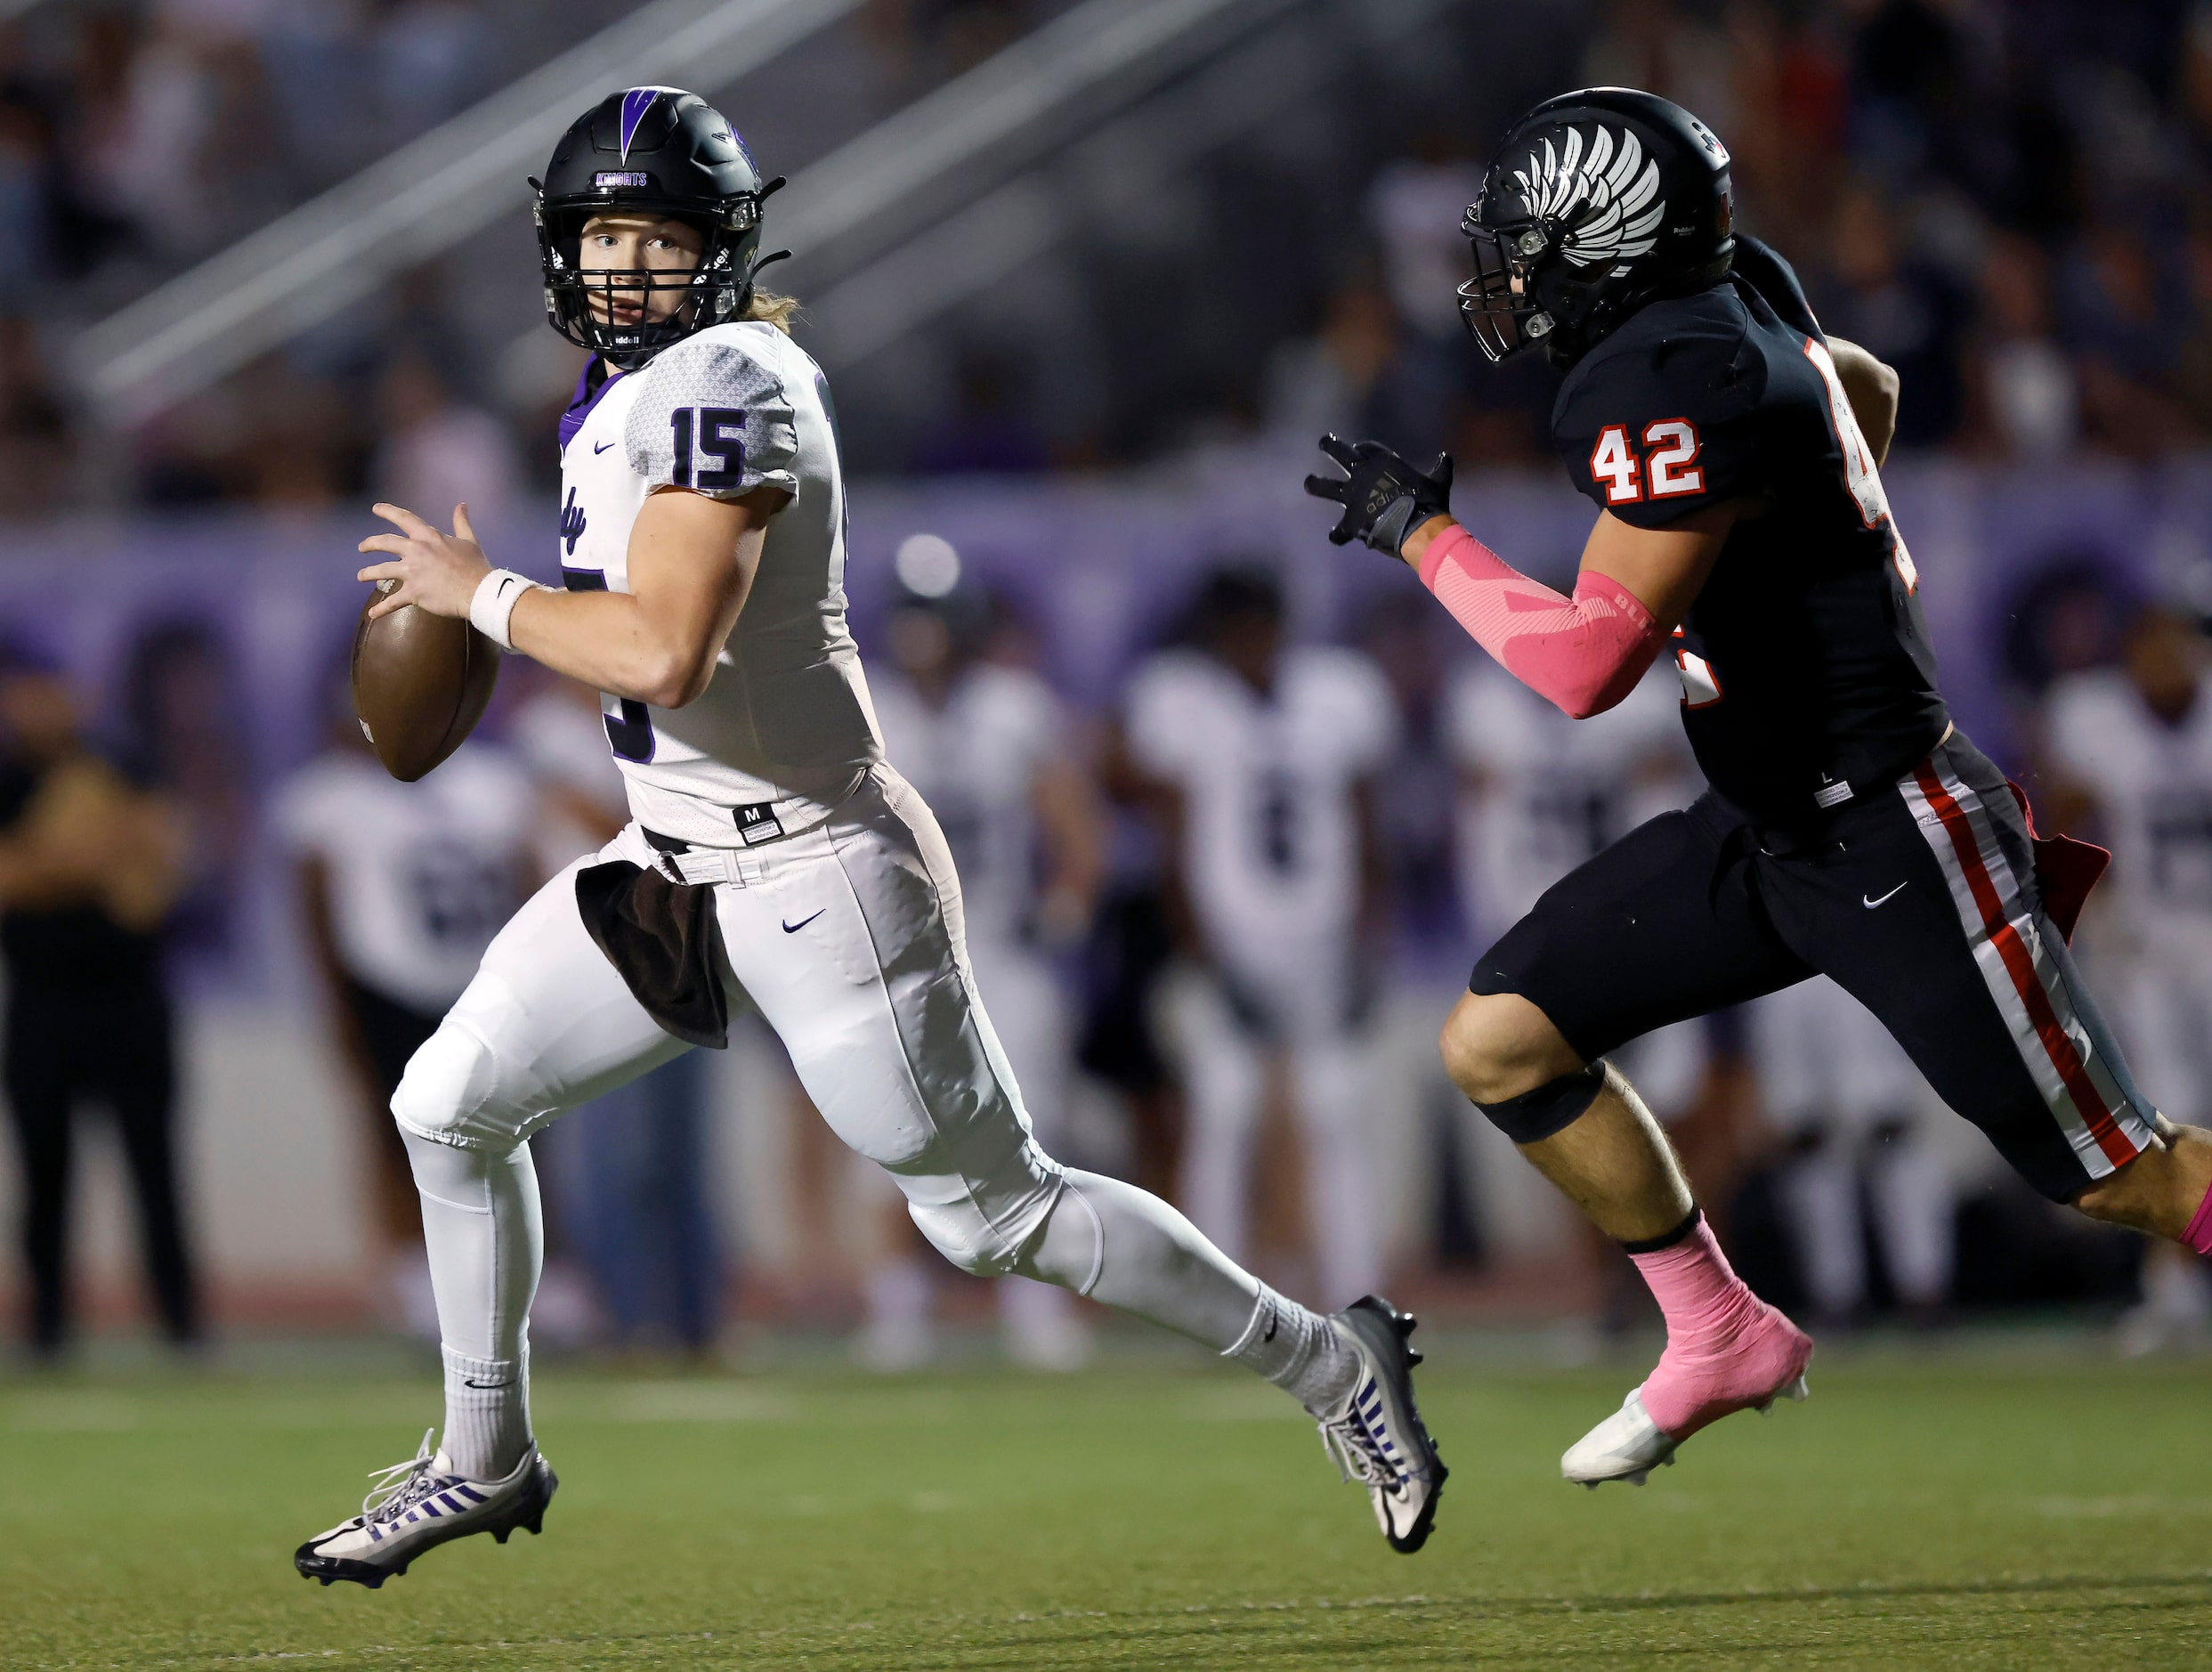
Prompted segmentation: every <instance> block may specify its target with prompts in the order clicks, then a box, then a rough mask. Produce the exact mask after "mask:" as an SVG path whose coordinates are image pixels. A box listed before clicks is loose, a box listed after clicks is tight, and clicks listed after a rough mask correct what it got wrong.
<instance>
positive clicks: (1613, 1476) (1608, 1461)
mask: <svg viewBox="0 0 2212 1672" xmlns="http://www.w3.org/2000/svg"><path fill="white" fill-rule="evenodd" d="M1804 1397H1805V1378H1804V1376H1803V1375H1802V1374H1801V1375H1799V1376H1797V1377H1796V1379H1795V1380H1794V1381H1793V1382H1791V1383H1790V1384H1789V1385H1788V1386H1787V1387H1784V1388H1780V1389H1779V1390H1777V1391H1776V1392H1774V1393H1772V1394H1770V1395H1769V1396H1768V1397H1767V1398H1766V1399H1765V1400H1762V1401H1761V1402H1760V1403H1759V1404H1757V1405H1755V1406H1754V1407H1753V1409H1754V1410H1756V1411H1757V1412H1758V1413H1759V1414H1760V1415H1761V1416H1765V1415H1766V1414H1767V1413H1768V1412H1769V1411H1770V1410H1771V1409H1772V1408H1773V1407H1774V1401H1775V1400H1778V1399H1781V1400H1802V1399H1803V1398H1804ZM1680 1444H1681V1441H1679V1440H1676V1439H1675V1438H1674V1437H1673V1435H1671V1434H1667V1433H1663V1432H1662V1431H1661V1430H1660V1427H1659V1425H1658V1424H1657V1423H1655V1422H1653V1421H1652V1420H1651V1417H1650V1416H1649V1413H1647V1412H1646V1411H1645V1409H1644V1408H1643V1390H1642V1389H1641V1388H1637V1389H1636V1390H1635V1391H1634V1392H1631V1393H1630V1394H1629V1396H1628V1397H1627V1398H1626V1399H1625V1400H1622V1401H1621V1408H1620V1409H1618V1410H1616V1411H1615V1412H1614V1413H1613V1414H1612V1415H1611V1416H1608V1417H1607V1418H1606V1419H1605V1420H1604V1421H1603V1422H1601V1423H1600V1424H1598V1425H1597V1426H1596V1427H1595V1428H1593V1429H1592V1430H1591V1431H1590V1432H1589V1433H1586V1434H1584V1436H1583V1437H1582V1438H1581V1439H1580V1440H1577V1441H1576V1442H1575V1443H1574V1444H1573V1445H1572V1446H1570V1447H1568V1451H1567V1455H1566V1456H1565V1457H1561V1458H1560V1474H1562V1475H1563V1476H1565V1477H1566V1478H1567V1479H1568V1480H1569V1481H1575V1482H1576V1483H1577V1484H1579V1485H1582V1486H1586V1487H1588V1488H1589V1489H1591V1490H1592V1491H1593V1492H1594V1491H1596V1490H1597V1489H1598V1488H1599V1487H1600V1486H1601V1485H1603V1484H1604V1483H1605V1482H1606V1481H1627V1482H1628V1483H1629V1484H1630V1485H1631V1486H1641V1485H1642V1484H1643V1483H1644V1482H1645V1481H1647V1480H1649V1479H1650V1477H1651V1472H1652V1470H1654V1469H1656V1468H1657V1467H1659V1466H1660V1465H1662V1464H1665V1465H1669V1466H1672V1465H1673V1462H1674V1449H1675V1448H1676V1447H1677V1446H1679V1445H1680Z"/></svg>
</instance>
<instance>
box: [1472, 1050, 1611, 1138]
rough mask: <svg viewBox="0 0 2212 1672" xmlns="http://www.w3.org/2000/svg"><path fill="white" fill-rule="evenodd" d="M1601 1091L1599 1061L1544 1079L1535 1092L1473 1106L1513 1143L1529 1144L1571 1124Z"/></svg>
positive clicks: (1602, 1073) (1601, 1066)
mask: <svg viewBox="0 0 2212 1672" xmlns="http://www.w3.org/2000/svg"><path fill="white" fill-rule="evenodd" d="M1604 1089H1605V1064H1604V1063H1603V1062H1602V1061H1600V1062H1593V1063H1592V1064H1591V1065H1590V1066H1589V1067H1586V1068H1577V1069H1576V1070H1575V1072H1574V1073H1572V1074H1563V1075H1560V1077H1559V1078H1558V1079H1556V1080H1547V1081H1545V1082H1544V1084H1542V1085H1540V1086H1538V1087H1537V1088H1536V1089H1535V1091H1533V1092H1522V1093H1521V1094H1520V1095H1519V1097H1509V1098H1507V1099H1506V1100H1505V1101H1503V1103H1477V1104H1476V1105H1475V1107H1476V1108H1479V1109H1480V1110H1481V1111H1482V1112H1483V1113H1484V1114H1485V1115H1487V1116H1489V1119H1490V1124H1492V1125H1493V1126H1495V1127H1496V1128H1497V1129H1498V1130H1499V1131H1500V1132H1503V1133H1504V1134H1505V1135H1506V1136H1507V1137H1508V1138H1510V1139H1511V1140H1513V1141H1514V1142H1515V1143H1517V1144H1533V1143H1535V1142H1537V1141H1538V1140H1542V1139H1545V1138H1549V1137H1550V1136H1551V1135H1552V1133H1553V1132H1563V1131H1565V1130H1566V1129H1567V1128H1568V1127H1569V1126H1571V1125H1573V1124H1575V1122H1576V1121H1577V1120H1579V1119H1581V1118H1582V1114H1583V1111H1584V1109H1586V1108H1589V1107H1590V1106H1591V1104H1592V1103H1594V1102H1596V1101H1597V1098H1598V1093H1599V1092H1601V1091H1603V1090H1604Z"/></svg>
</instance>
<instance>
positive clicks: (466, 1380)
mask: <svg viewBox="0 0 2212 1672" xmlns="http://www.w3.org/2000/svg"><path fill="white" fill-rule="evenodd" d="M461 1385H462V1386H463V1387H473V1388H482V1389H485V1390H487V1391H489V1390H490V1389H493V1388H503V1387H513V1386H514V1385H515V1384H514V1383H512V1382H478V1381H475V1380H474V1379H473V1378H471V1377H468V1376H463V1377H462V1378H461Z"/></svg>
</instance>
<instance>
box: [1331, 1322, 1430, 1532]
mask: <svg viewBox="0 0 2212 1672" xmlns="http://www.w3.org/2000/svg"><path fill="white" fill-rule="evenodd" d="M1329 1321H1330V1323H1332V1324H1333V1325H1334V1326H1335V1327H1337V1328H1338V1329H1339V1330H1341V1331H1342V1332H1343V1334H1344V1335H1345V1336H1346V1338H1347V1339H1349V1341H1350V1342H1351V1343H1352V1345H1353V1347H1354V1348H1355V1349H1357V1351H1358V1353H1359V1363H1360V1377H1359V1380H1358V1382H1357V1384H1355V1385H1354V1387H1353V1389H1352V1391H1351V1392H1350V1393H1349V1394H1348V1395H1346V1397H1345V1400H1344V1403H1343V1405H1342V1406H1341V1408H1339V1409H1338V1410H1337V1411H1336V1412H1335V1413H1334V1414H1333V1415H1332V1416H1325V1417H1323V1418H1321V1419H1320V1420H1321V1444H1322V1447H1323V1449H1325V1450H1326V1451H1327V1452H1328V1454H1329V1456H1330V1457H1333V1458H1334V1459H1335V1461H1336V1466H1337V1470H1338V1472H1339V1473H1341V1474H1342V1475H1343V1477H1344V1478H1345V1480H1347V1481H1358V1482H1359V1483H1360V1484H1361V1485H1362V1486H1364V1487H1365V1488H1366V1489H1367V1496H1368V1497H1369V1499H1370V1500H1371V1501H1372V1502H1373V1505H1374V1514H1375V1521H1376V1522H1378V1523H1379V1524H1380V1525H1381V1529H1382V1536H1383V1537H1384V1538H1387V1539H1389V1540H1390V1548H1391V1549H1393V1550H1395V1551H1397V1552H1398V1554H1400V1555H1411V1554H1413V1553H1414V1551H1416V1550H1418V1549H1420V1548H1421V1546H1422V1545H1423V1544H1425V1543H1427V1542H1428V1538H1429V1530H1430V1528H1432V1527H1433V1526H1435V1524H1436V1518H1437V1499H1438V1498H1439V1497H1442V1496H1443V1494H1444V1481H1445V1477H1446V1475H1447V1474H1449V1473H1451V1471H1450V1470H1448V1469H1446V1467H1445V1466H1444V1459H1443V1458H1441V1457H1438V1455H1437V1449H1436V1442H1435V1441H1432V1440H1430V1438H1429V1430H1428V1429H1427V1427H1425V1426H1424V1425H1423V1424H1422V1420H1421V1413H1420V1411H1419V1410H1417V1409H1416V1408H1414V1376H1413V1369H1414V1366H1415V1365H1417V1364H1419V1363H1420V1362H1421V1354H1420V1353H1419V1352H1417V1351H1414V1348H1413V1347H1412V1346H1411V1345H1410V1344H1408V1342H1407V1337H1408V1336H1410V1335H1412V1334H1413V1333H1414V1319H1413V1317H1412V1315H1411V1314H1409V1313H1406V1312H1401V1311H1398V1309H1397V1308H1396V1307H1394V1306H1392V1305H1391V1304H1390V1302H1388V1301H1386V1300H1383V1299H1381V1297H1380V1296H1378V1295H1367V1296H1365V1297H1364V1298H1363V1299H1360V1300H1357V1301H1355V1302H1353V1303H1352V1304H1351V1305H1349V1306H1348V1307H1346V1308H1345V1309H1344V1310H1343V1311H1341V1312H1337V1313H1335V1314H1333V1315H1332V1316H1331V1318H1330V1319H1329Z"/></svg>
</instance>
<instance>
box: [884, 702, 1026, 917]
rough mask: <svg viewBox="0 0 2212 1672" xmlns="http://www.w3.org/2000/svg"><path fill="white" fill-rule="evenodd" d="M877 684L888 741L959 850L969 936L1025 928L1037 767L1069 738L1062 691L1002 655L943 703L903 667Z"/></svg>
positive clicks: (902, 772)
mask: <svg viewBox="0 0 2212 1672" xmlns="http://www.w3.org/2000/svg"><path fill="white" fill-rule="evenodd" d="M874 690H875V700H876V713H877V716H878V718H879V720H880V721H881V723H882V726H883V741H884V747H885V749H886V751H887V752H888V754H889V756H890V758H891V759H892V760H893V761H894V762H895V764H896V765H897V767H898V769H899V773H900V775H902V776H903V777H904V778H905V780H906V781H907V782H908V783H911V784H912V785H913V786H914V788H916V789H917V790H919V791H921V795H922V799H924V800H926V801H928V804H929V810H930V811H931V812H933V813H935V814H936V816H937V823H938V824H939V825H940V826H941V827H942V828H943V829H944V840H945V842H946V844H947V845H948V846H949V847H950V848H952V863H953V867H954V869H955V870H957V871H958V872H959V873H960V899H961V901H962V902H963V904H964V905H966V907H967V915H968V937H969V938H970V939H973V940H1010V939H1014V938H1017V937H1019V936H1020V934H1021V932H1022V930H1023V928H1024V926H1025V924H1026V922H1027V921H1028V919H1029V917H1030V914H1031V913H1032V911H1033V909H1034V907H1035V905H1036V894H1037V886H1036V885H1037V815H1036V800H1035V796H1036V785H1037V774H1038V771H1039V769H1040V768H1041V767H1042V766H1043V765H1044V763H1045V762H1046V761H1048V760H1049V759H1052V758H1053V757H1054V756H1056V755H1060V754H1064V753H1065V752H1066V751H1067V750H1068V749H1069V747H1070V742H1069V736H1068V719H1067V715H1066V712H1065V710H1064V709H1063V708H1062V707H1061V704H1060V700H1059V699H1058V698H1057V696H1055V695H1054V694H1052V690H1051V687H1050V686H1047V685H1046V684H1045V682H1044V681H1043V680H1042V679H1040V678H1038V677H1037V676H1036V675H1035V674H1033V673H1029V672H1026V671H1025V670H1021V669H1018V668H1008V667H1002V666H1001V665H999V664H997V663H993V662H982V663H979V664H977V665H976V666H975V667H973V668H971V669H969V670H968V671H967V672H966V673H964V674H962V675H961V676H960V680H959V682H958V683H957V684H955V685H954V686H953V687H952V694H951V695H950V696H949V697H948V698H947V699H946V702H945V704H944V707H943V708H932V707H931V706H930V705H929V704H928V702H924V701H923V700H922V697H921V694H920V692H918V691H916V690H915V689H914V687H913V686H912V685H910V684H909V683H908V682H907V681H906V680H905V679H903V678H900V677H898V676H897V675H895V674H879V676H878V678H877V679H876V681H875V686H874Z"/></svg>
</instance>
